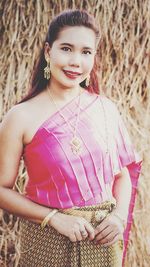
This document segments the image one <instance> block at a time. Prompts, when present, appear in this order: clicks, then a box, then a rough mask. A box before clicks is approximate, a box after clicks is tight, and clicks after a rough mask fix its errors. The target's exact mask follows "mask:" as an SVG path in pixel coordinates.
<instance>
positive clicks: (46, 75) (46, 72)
mask: <svg viewBox="0 0 150 267" xmlns="http://www.w3.org/2000/svg"><path fill="white" fill-rule="evenodd" d="M46 62H47V66H46V67H45V68H44V78H45V79H47V80H49V79H50V77H51V68H50V67H51V64H50V58H47V59H46Z"/></svg>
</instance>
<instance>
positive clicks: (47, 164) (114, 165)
mask: <svg viewBox="0 0 150 267" xmlns="http://www.w3.org/2000/svg"><path fill="white" fill-rule="evenodd" d="M98 39H99V32H98V30H97V28H96V26H95V22H94V19H93V17H91V16H90V15H89V14H88V13H86V12H85V11H80V10H73V11H66V12H63V13H61V14H59V15H58V16H57V17H56V18H54V20H53V21H52V22H51V24H50V26H49V30H48V34H47V36H46V39H45V41H44V45H43V49H42V51H41V53H40V57H39V61H38V63H37V65H36V68H35V70H34V73H33V76H32V83H31V89H30V92H29V94H28V95H27V96H26V97H25V98H24V99H23V100H22V101H21V102H20V103H19V104H18V105H16V106H15V107H13V108H12V109H11V110H10V111H9V112H8V114H7V115H6V117H5V119H4V121H3V122H2V124H1V127H0V147H1V150H0V166H1V167H0V206H1V208H3V209H6V210H8V211H9V212H12V213H14V214H17V215H18V216H20V217H22V219H21V221H20V229H21V232H20V236H21V257H20V265H19V266H20V267H26V266H27V267H35V266H37V267H50V266H53V267H76V266H80V267H85V266H86V267H104V266H109V267H120V266H121V265H122V259H123V252H124V256H125V249H126V245H127V240H128V232H129V228H130V224H131V215H132V210H133V206H134V199H135V187H136V184H137V179H138V177H139V172H140V168H141V167H140V162H139V161H137V155H136V153H135V152H134V149H133V146H132V143H131V141H130V138H129V136H128V133H127V130H126V128H125V126H124V124H123V122H122V119H121V118H120V115H119V112H118V111H117V108H116V107H115V105H114V104H113V103H112V102H111V101H110V100H109V99H107V98H106V97H104V96H101V95H100V94H99V88H98V79H97V76H96V64H95V60H96V49H97V45H98ZM21 157H23V159H24V162H25V166H26V169H27V172H28V181H27V183H26V187H25V194H24V195H20V194H19V193H17V192H15V191H13V186H14V183H15V179H16V175H17V171H18V166H19V162H20V158H21ZM132 184H133V187H132ZM132 188H133V190H132ZM128 214H129V215H128ZM128 220H129V223H128ZM123 234H124V243H123ZM123 249H124V250H123Z"/></svg>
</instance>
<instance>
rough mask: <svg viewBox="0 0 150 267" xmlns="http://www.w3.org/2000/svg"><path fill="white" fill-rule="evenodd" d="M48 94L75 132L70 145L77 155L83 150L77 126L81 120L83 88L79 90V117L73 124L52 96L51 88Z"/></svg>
mask: <svg viewBox="0 0 150 267" xmlns="http://www.w3.org/2000/svg"><path fill="white" fill-rule="evenodd" d="M48 94H49V96H50V98H51V100H52V102H53V104H54V105H55V107H56V109H57V110H58V112H59V115H60V116H61V117H62V118H63V119H64V121H65V122H66V123H67V124H68V126H69V127H70V130H71V131H72V133H73V138H72V139H71V141H70V146H71V150H72V152H73V153H74V154H75V155H79V154H80V153H81V151H82V141H81V139H80V138H79V137H78V136H77V134H76V132H77V126H78V122H79V114H80V102H81V99H80V98H81V90H80V91H79V101H78V113H77V118H76V122H75V125H72V124H71V123H70V122H69V121H68V120H67V119H66V118H65V116H64V115H63V113H62V112H61V111H60V108H59V107H58V106H57V104H56V102H55V101H54V98H53V96H52V93H51V92H50V90H48Z"/></svg>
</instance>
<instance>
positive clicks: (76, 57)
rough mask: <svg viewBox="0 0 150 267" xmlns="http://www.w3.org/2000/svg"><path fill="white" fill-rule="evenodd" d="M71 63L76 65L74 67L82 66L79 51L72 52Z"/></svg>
mask: <svg viewBox="0 0 150 267" xmlns="http://www.w3.org/2000/svg"><path fill="white" fill-rule="evenodd" d="M69 65H70V66H74V67H80V65H81V56H80V54H79V53H72V55H71V57H70V60H69Z"/></svg>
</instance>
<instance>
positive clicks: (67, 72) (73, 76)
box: [63, 70, 81, 79]
mask: <svg viewBox="0 0 150 267" xmlns="http://www.w3.org/2000/svg"><path fill="white" fill-rule="evenodd" d="M63 72H64V73H65V75H66V76H67V77H68V78H70V79H76V78H78V77H79V76H80V75H81V73H80V72H74V71H70V70H63Z"/></svg>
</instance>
